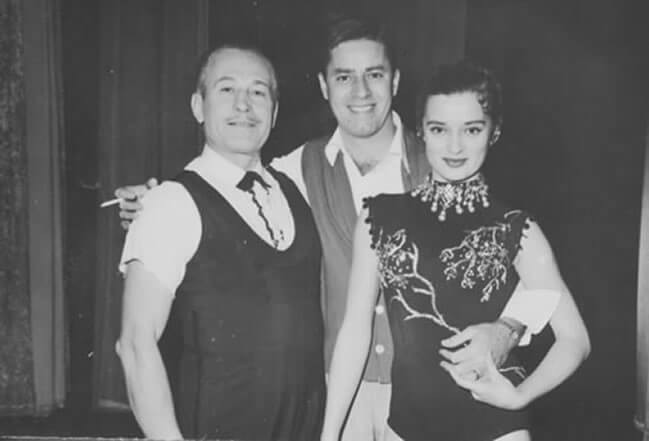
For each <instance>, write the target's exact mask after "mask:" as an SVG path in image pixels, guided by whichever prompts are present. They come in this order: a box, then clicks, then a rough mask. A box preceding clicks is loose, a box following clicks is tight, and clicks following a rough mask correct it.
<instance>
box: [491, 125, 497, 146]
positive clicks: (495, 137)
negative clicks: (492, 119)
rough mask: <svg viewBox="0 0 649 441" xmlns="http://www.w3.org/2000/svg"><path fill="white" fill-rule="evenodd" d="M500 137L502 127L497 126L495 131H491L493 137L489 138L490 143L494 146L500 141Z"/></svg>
mask: <svg viewBox="0 0 649 441" xmlns="http://www.w3.org/2000/svg"><path fill="white" fill-rule="evenodd" d="M499 138H500V128H498V127H496V128H495V129H494V131H493V132H492V133H491V139H489V145H490V146H492V145H494V144H495V143H496V142H498V139H499Z"/></svg>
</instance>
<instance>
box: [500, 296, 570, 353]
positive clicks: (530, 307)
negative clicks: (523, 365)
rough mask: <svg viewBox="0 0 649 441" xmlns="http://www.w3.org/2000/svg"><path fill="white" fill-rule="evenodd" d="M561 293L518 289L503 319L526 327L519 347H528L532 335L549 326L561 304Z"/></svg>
mask: <svg viewBox="0 0 649 441" xmlns="http://www.w3.org/2000/svg"><path fill="white" fill-rule="evenodd" d="M560 296H561V293H560V292H558V291H553V290H549V289H524V288H522V287H521V285H520V284H519V286H518V287H517V288H516V290H515V291H514V293H513V294H512V296H511V297H510V299H509V301H508V302H507V304H506V305H505V309H504V310H503V312H502V314H501V315H500V316H501V317H510V318H513V319H516V320H518V321H519V322H521V323H522V324H524V325H525V326H526V329H525V334H523V337H522V338H521V340H520V343H519V345H520V346H525V345H528V344H529V343H530V341H531V339H532V335H534V334H538V333H539V332H541V330H542V329H543V328H544V327H545V325H547V324H548V322H549V321H550V318H551V317H552V314H553V313H554V310H555V309H556V308H557V305H558V304H559V298H560Z"/></svg>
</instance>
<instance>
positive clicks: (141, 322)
mask: <svg viewBox="0 0 649 441" xmlns="http://www.w3.org/2000/svg"><path fill="white" fill-rule="evenodd" d="M191 107H192V112H193V114H194V117H195V118H196V120H197V122H198V123H199V124H202V126H203V130H204V134H205V148H204V150H203V153H202V154H201V155H200V156H198V157H197V158H195V159H194V160H192V161H191V162H190V163H189V164H188V165H187V166H186V167H185V170H184V171H183V172H182V173H181V174H180V175H178V177H177V178H176V179H175V180H174V181H169V182H165V183H163V184H162V185H160V186H159V187H156V188H155V189H153V190H151V192H150V193H149V194H147V198H146V202H145V207H146V210H143V212H142V215H141V216H140V217H139V218H138V219H137V220H136V221H135V222H133V225H132V226H131V228H130V229H129V232H128V235H127V238H126V243H125V246H124V251H123V256H122V262H121V268H122V270H123V271H124V273H125V276H126V281H125V287H124V303H123V317H122V332H121V336H120V338H119V341H118V342H117V346H116V348H117V352H118V354H119V356H120V358H121V360H122V364H123V367H124V372H125V377H126V383H127V388H128V392H129V400H130V403H131V407H132V409H133V412H134V414H135V417H136V419H137V421H138V423H139V424H140V427H141V428H142V430H143V432H144V435H145V436H146V437H147V438H150V439H165V440H167V439H181V438H183V436H185V437H190V438H196V439H198V438H211V439H216V438H218V439H242V440H243V439H267V440H286V441H290V440H298V439H299V440H302V439H304V440H307V439H317V437H319V431H320V427H321V421H322V413H323V409H324V399H325V386H324V362H323V356H322V353H323V347H322V341H323V331H322V330H323V327H322V313H321V310H320V290H319V274H320V258H321V248H320V242H319V238H318V234H317V231H316V226H315V224H314V221H313V217H312V215H311V212H310V210H309V207H308V206H307V204H306V202H305V201H304V199H303V198H302V196H301V195H300V193H299V191H298V190H297V188H296V187H295V186H294V185H293V183H292V182H290V181H289V180H288V179H287V178H286V177H285V176H283V175H281V174H277V173H276V172H274V171H269V170H267V169H264V168H263V167H262V165H261V161H260V155H259V154H260V150H261V148H262V146H263V145H264V143H265V142H266V140H267V138H268V135H269V133H270V130H271V128H272V126H273V125H274V123H275V118H276V115H277V80H276V78H275V72H274V69H273V67H272V65H271V63H270V62H269V61H268V59H267V58H266V57H264V56H263V55H261V53H260V52H258V51H257V50H256V49H253V48H249V47H245V46H223V47H220V48H219V49H217V50H215V51H213V52H212V53H211V54H210V55H209V56H208V57H207V58H206V60H205V62H204V64H203V66H202V69H201V73H200V78H199V80H198V84H197V89H196V92H195V93H194V94H193V95H192V99H191ZM174 296H175V299H174ZM174 301H175V303H176V305H175V308H177V311H178V313H179V317H180V320H181V325H182V339H183V351H182V357H181V360H180V379H179V382H180V384H179V387H178V392H177V394H176V396H174V397H173V398H172V396H171V392H170V388H169V383H168V380H167V375H166V371H165V367H164V365H163V363H162V359H161V357H160V352H159V350H158V347H157V341H158V339H159V337H160V335H161V334H162V331H163V329H164V328H165V326H166V322H167V319H168V315H169V311H170V308H171V304H172V302H174ZM174 400H176V402H175V407H176V409H177V411H178V415H177V417H178V418H176V415H175V413H174Z"/></svg>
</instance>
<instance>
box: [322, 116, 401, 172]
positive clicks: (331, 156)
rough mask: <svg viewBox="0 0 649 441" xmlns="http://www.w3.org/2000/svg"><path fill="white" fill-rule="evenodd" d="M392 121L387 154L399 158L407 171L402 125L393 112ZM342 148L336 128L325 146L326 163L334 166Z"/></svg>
mask: <svg viewBox="0 0 649 441" xmlns="http://www.w3.org/2000/svg"><path fill="white" fill-rule="evenodd" d="M392 121H393V123H394V126H395V128H396V130H395V131H394V137H393V138H392V142H391V143H390V150H389V151H388V154H390V155H398V156H400V157H401V160H402V161H403V163H404V166H405V167H406V170H408V171H409V167H408V158H407V157H406V149H405V146H404V145H403V124H402V123H401V118H400V117H399V115H398V114H397V112H395V111H392ZM344 148H345V146H344V143H343V139H342V136H341V134H340V127H338V128H336V131H335V132H334V134H333V135H332V136H331V139H329V142H328V143H327V145H326V146H325V156H326V157H327V161H329V165H331V166H333V165H334V163H335V162H336V156H338V153H339V152H340V151H341V150H344Z"/></svg>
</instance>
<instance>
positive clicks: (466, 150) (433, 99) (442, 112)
mask: <svg viewBox="0 0 649 441" xmlns="http://www.w3.org/2000/svg"><path fill="white" fill-rule="evenodd" d="M491 129H492V121H491V118H490V117H489V116H488V115H486V114H485V112H484V110H483V107H482V106H481V105H480V102H479V101H478V95H477V93H476V92H459V93H452V94H448V95H430V96H429V97H428V99H427V100H426V104H425V106H424V112H423V118H422V121H421V130H422V137H423V140H424V142H425V143H426V156H427V157H428V162H430V165H431V167H432V169H433V179H435V180H438V181H444V182H452V181H461V180H463V179H466V178H469V177H471V176H473V175H474V174H475V173H476V172H478V170H480V167H482V164H483V163H484V160H485V158H486V156H487V150H488V148H489V139H490V136H491Z"/></svg>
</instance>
